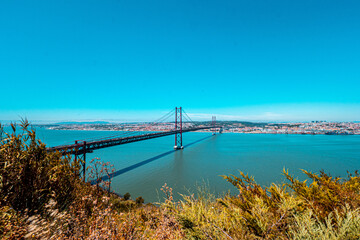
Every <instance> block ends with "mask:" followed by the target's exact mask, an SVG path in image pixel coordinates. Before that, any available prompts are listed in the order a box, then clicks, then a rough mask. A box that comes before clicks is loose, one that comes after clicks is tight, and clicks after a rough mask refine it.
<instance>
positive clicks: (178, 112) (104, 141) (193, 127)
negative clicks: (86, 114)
mask: <svg viewBox="0 0 360 240" xmlns="http://www.w3.org/2000/svg"><path fill="white" fill-rule="evenodd" d="M174 117H175V118H174ZM169 118H173V119H174V121H169V120H168V119H169ZM165 123H166V124H165ZM146 126H147V127H148V128H150V129H151V128H152V129H155V130H152V131H146V132H144V131H121V132H119V133H117V134H114V135H111V136H107V137H101V138H92V139H83V140H75V141H74V143H72V144H66V145H59V146H54V147H50V148H48V151H50V152H60V153H61V154H62V155H74V157H75V161H81V163H82V165H83V166H82V168H83V176H84V179H85V169H86V166H85V164H86V153H92V152H93V151H94V150H97V149H102V148H107V147H113V146H118V145H122V144H127V143H132V142H139V141H144V140H148V139H153V138H159V137H164V136H169V135H175V145H174V149H176V150H181V149H183V148H184V147H183V138H182V134H183V133H186V132H194V131H200V130H211V132H212V134H215V133H216V132H217V131H219V132H220V133H221V132H222V127H221V126H220V125H217V124H216V117H215V116H213V117H212V121H211V122H209V123H199V122H194V121H193V120H192V119H191V118H190V117H189V115H188V114H187V113H186V112H185V111H184V109H183V108H182V107H176V108H175V109H173V110H172V111H170V112H168V113H167V114H165V115H164V116H162V117H161V118H159V119H157V120H156V121H154V122H149V123H146ZM160 126H161V131H159V130H158V128H159V127H160Z"/></svg>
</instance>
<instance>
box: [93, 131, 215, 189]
mask: <svg viewBox="0 0 360 240" xmlns="http://www.w3.org/2000/svg"><path fill="white" fill-rule="evenodd" d="M212 136H213V135H210V136H207V137H204V138H201V139H199V140H196V141H195V142H192V143H189V144H186V145H184V148H187V147H189V146H191V145H194V144H195V143H198V142H201V141H203V140H205V139H207V138H210V137H212ZM176 151H178V150H171V151H168V152H164V153H162V154H159V155H157V156H155V157H152V158H149V159H146V160H144V161H141V162H138V163H135V164H133V165H131V166H129V167H126V168H123V169H120V170H118V171H116V172H114V173H112V174H111V175H110V176H103V177H102V178H101V179H102V180H103V181H106V180H108V179H109V177H111V178H113V177H117V176H119V175H121V174H124V173H126V172H129V171H131V170H134V169H136V168H138V167H141V166H143V165H145V164H148V163H151V162H153V161H155V160H158V159H160V158H162V157H165V156H167V155H169V154H171V153H174V152H176ZM95 183H96V181H95V180H92V181H91V184H95Z"/></svg>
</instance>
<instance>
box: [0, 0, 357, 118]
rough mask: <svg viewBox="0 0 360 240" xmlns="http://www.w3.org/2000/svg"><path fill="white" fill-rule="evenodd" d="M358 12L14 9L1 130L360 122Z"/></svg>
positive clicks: (198, 4)
mask: <svg viewBox="0 0 360 240" xmlns="http://www.w3.org/2000/svg"><path fill="white" fill-rule="evenodd" d="M359 9H360V2H359V1H355V0H353V1H342V2H339V1H334V0H328V1H325V0H317V1H310V0H305V1H286V0H278V1H265V0H259V1H245V0H242V1H235V0H234V1H226V2H223V1H164V0H163V1H136V2H134V1H118V0H108V1H101V2H100V1H86V4H85V3H84V1H78V0H73V1H70V0H66V1H56V2H49V1H45V0H39V1H36V2H33V1H31V2H29V1H24V0H19V1H10V0H5V1H3V2H2V4H1V7H0V52H1V55H0V79H1V83H2V84H1V90H2V91H1V98H2V101H1V103H0V121H14V120H19V119H20V118H21V117H23V118H25V117H26V118H28V119H29V120H30V121H33V122H59V121H73V120H82V121H84V120H85V121H86V120H114V121H151V120H154V119H156V118H158V117H160V116H161V115H162V114H164V113H166V112H168V111H169V110H171V109H172V108H174V107H175V106H182V107H184V109H185V110H186V111H187V112H188V114H189V115H190V116H191V117H192V118H193V120H210V119H211V116H212V115H216V116H217V118H218V120H241V121H267V122H286V121H289V122H294V121H312V120H326V121H359V120H360V94H359V93H358V91H357V90H358V89H359V88H360V68H359V66H360V44H359V43H358V42H359V39H360V15H359V14H358V10H359Z"/></svg>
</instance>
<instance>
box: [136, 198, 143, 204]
mask: <svg viewBox="0 0 360 240" xmlns="http://www.w3.org/2000/svg"><path fill="white" fill-rule="evenodd" d="M135 202H136V203H137V204H143V203H144V199H143V198H142V197H137V198H136V200H135Z"/></svg>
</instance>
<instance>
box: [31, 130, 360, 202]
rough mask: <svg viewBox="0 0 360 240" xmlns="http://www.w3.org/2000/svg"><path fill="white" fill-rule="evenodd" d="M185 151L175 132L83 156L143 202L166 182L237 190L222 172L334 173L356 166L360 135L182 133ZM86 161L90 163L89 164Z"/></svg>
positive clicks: (63, 138)
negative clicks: (177, 146) (110, 169)
mask: <svg viewBox="0 0 360 240" xmlns="http://www.w3.org/2000/svg"><path fill="white" fill-rule="evenodd" d="M111 134H114V132H109V131H66V130H48V129H44V128H39V129H37V135H38V138H40V139H41V140H43V141H44V142H45V143H47V144H48V145H49V146H54V145H58V144H64V143H69V142H72V143H73V140H75V139H86V138H92V137H101V136H108V135H111ZM183 143H184V146H185V148H184V149H183V150H178V151H175V150H173V146H174V136H167V137H162V138H157V139H152V140H146V141H142V142H135V143H130V144H125V145H120V146H116V147H110V148H105V149H100V150H96V151H94V153H91V154H87V161H90V159H91V158H95V157H99V158H101V160H102V161H104V162H110V163H111V164H113V165H114V167H115V170H116V173H115V175H116V176H115V177H114V178H113V180H112V187H113V190H114V191H115V192H117V193H119V194H124V193H126V192H129V193H130V194H131V196H132V198H133V199H135V198H136V197H138V196H142V197H143V198H144V199H145V202H157V201H160V200H162V199H163V194H162V193H161V191H160V188H161V186H162V185H164V183H167V185H168V186H170V187H172V188H173V192H174V196H175V198H176V199H178V198H179V195H178V194H179V193H187V192H188V191H190V192H193V191H195V188H196V185H204V184H206V185H209V191H211V192H213V193H215V194H217V195H221V194H223V193H224V192H228V191H231V192H232V193H236V189H234V187H233V186H232V185H231V184H230V183H228V182H226V181H225V180H224V179H223V178H222V177H221V175H229V174H234V175H238V173H239V172H238V171H239V170H240V171H242V172H244V173H247V174H249V175H251V176H254V177H255V180H256V181H257V182H258V183H259V184H261V185H263V186H268V185H269V184H271V183H272V182H276V183H282V182H284V181H285V178H284V176H283V175H282V170H283V169H284V168H285V169H288V170H289V172H290V173H291V174H293V175H295V176H296V177H298V178H299V179H305V176H304V174H303V173H302V172H301V169H305V170H308V171H315V172H319V170H322V169H323V170H324V171H325V172H329V173H331V175H332V176H342V177H344V176H346V175H347V173H346V171H352V172H353V171H354V170H357V169H360V136H359V135H358V136H356V135H352V136H340V135H331V136H328V135H282V134H277V135H276V134H237V133H223V134H218V135H215V136H212V135H211V133H197V132H194V133H185V134H184V135H183ZM88 164H89V163H88Z"/></svg>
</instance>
